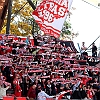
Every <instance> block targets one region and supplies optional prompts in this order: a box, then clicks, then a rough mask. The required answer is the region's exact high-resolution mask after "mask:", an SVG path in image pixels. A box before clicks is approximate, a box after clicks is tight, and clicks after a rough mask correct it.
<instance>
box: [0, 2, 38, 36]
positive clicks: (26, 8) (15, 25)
mask: <svg viewBox="0 0 100 100" xmlns="http://www.w3.org/2000/svg"><path fill="white" fill-rule="evenodd" d="M33 3H34V4H35V3H36V0H33ZM32 11H33V9H32V8H31V6H30V5H29V4H28V2H27V0H13V5H12V15H11V24H10V33H11V34H15V35H20V36H26V35H28V34H31V33H32V27H33V23H34V32H37V31H38V30H39V27H38V26H37V24H36V23H35V21H34V19H33V17H32ZM6 22H7V17H6V18H5V21H4V26H3V29H2V31H1V33H2V34H5V33H6V28H5V27H6Z"/></svg>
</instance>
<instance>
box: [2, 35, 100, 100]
mask: <svg viewBox="0 0 100 100" xmlns="http://www.w3.org/2000/svg"><path fill="white" fill-rule="evenodd" d="M9 37H10V36H5V38H2V39H1V40H0V88H1V87H2V88H7V87H8V88H7V93H6V95H14V96H15V97H27V99H29V100H46V97H47V98H56V100H61V99H65V100H67V99H68V100H73V99H75V100H78V99H79V100H80V99H82V100H86V99H90V100H100V65H99V62H96V61H97V59H95V58H94V57H90V56H88V55H77V54H78V52H77V50H75V49H73V46H72V45H69V46H67V45H66V42H63V41H60V40H59V39H56V38H54V37H50V36H41V35H37V36H35V37H34V46H32V45H31V41H30V37H27V38H26V40H25V41H23V40H22V39H21V38H20V37H19V38H18V39H17V40H15V39H14V38H9ZM95 60H96V61H95ZM96 63H98V64H96ZM63 93H64V95H62V94H63ZM1 94H2V93H1V91H0V96H1ZM42 96H44V97H45V98H43V97H42ZM1 98H2V96H1Z"/></svg>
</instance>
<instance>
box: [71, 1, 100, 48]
mask: <svg viewBox="0 0 100 100" xmlns="http://www.w3.org/2000/svg"><path fill="white" fill-rule="evenodd" d="M87 1H94V0H87ZM99 1H100V0H99ZM92 3H93V2H92ZM95 4H97V2H96V3H95ZM72 7H75V8H76V9H75V10H71V12H72V15H71V19H70V22H71V24H72V28H73V30H74V32H78V33H79V35H78V37H76V38H74V40H73V41H74V44H75V47H76V48H77V49H78V45H77V43H79V45H80V47H81V44H82V42H85V45H86V47H89V46H90V44H91V43H92V42H93V41H95V39H96V38H97V37H98V36H99V35H100V9H98V8H96V7H93V6H91V5H89V4H87V3H85V2H84V1H82V0H73V3H72ZM95 44H96V46H97V47H100V38H99V39H98V40H97V41H96V42H95Z"/></svg>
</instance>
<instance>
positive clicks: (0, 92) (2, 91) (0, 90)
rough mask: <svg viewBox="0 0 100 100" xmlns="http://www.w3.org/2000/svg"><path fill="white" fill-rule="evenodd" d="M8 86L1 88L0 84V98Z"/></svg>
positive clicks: (4, 94)
mask: <svg viewBox="0 0 100 100" xmlns="http://www.w3.org/2000/svg"><path fill="white" fill-rule="evenodd" d="M8 88H9V87H6V88H3V87H1V86H0V99H2V98H3V97H4V96H6V90H7V89H8Z"/></svg>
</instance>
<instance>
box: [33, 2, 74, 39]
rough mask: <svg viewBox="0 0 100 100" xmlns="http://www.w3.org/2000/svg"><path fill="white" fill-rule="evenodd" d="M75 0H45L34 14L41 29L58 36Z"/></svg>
mask: <svg viewBox="0 0 100 100" xmlns="http://www.w3.org/2000/svg"><path fill="white" fill-rule="evenodd" d="M72 1H73V0H43V2H41V3H40V5H39V6H38V7H37V8H36V10H34V11H33V13H32V15H33V17H34V18H35V21H36V22H37V23H38V25H39V27H40V29H41V30H42V31H43V32H44V33H45V34H48V35H51V36H54V37H56V38H58V37H59V36H60V32H61V30H62V26H63V24H64V21H65V20H66V17H67V15H68V12H69V9H70V7H71V4H72Z"/></svg>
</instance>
